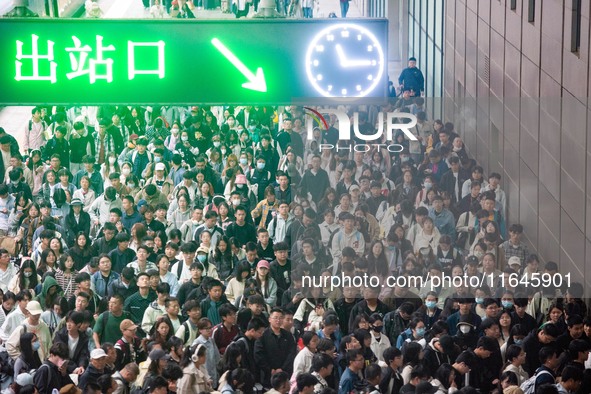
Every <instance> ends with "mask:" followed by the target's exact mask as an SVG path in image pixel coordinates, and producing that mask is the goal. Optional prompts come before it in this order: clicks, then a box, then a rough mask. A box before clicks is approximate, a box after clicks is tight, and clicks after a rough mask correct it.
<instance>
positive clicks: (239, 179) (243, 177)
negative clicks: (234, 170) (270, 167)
mask: <svg viewBox="0 0 591 394" xmlns="http://www.w3.org/2000/svg"><path fill="white" fill-rule="evenodd" d="M236 183H237V184H238V185H246V175H244V174H238V175H236Z"/></svg>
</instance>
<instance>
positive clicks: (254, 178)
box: [246, 155, 272, 201]
mask: <svg viewBox="0 0 591 394" xmlns="http://www.w3.org/2000/svg"><path fill="white" fill-rule="evenodd" d="M246 179H247V180H248V182H249V183H250V188H251V190H252V191H253V192H254V194H255V195H256V196H257V200H258V201H262V200H264V199H265V188H266V187H267V186H268V185H269V184H271V179H272V178H271V173H270V172H269V171H267V168H266V160H265V157H263V156H261V155H259V156H257V158H256V169H252V170H250V171H249V172H248V173H247V174H246Z"/></svg>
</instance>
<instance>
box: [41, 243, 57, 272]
mask: <svg viewBox="0 0 591 394" xmlns="http://www.w3.org/2000/svg"><path fill="white" fill-rule="evenodd" d="M56 270H57V256H56V255H55V252H54V251H53V249H49V248H48V249H45V250H44V251H43V252H41V258H40V260H39V264H38V265H37V271H38V272H39V275H43V274H45V273H46V272H49V271H51V272H55V271H56Z"/></svg>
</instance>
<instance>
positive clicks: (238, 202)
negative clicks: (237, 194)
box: [232, 199, 240, 205]
mask: <svg viewBox="0 0 591 394" xmlns="http://www.w3.org/2000/svg"><path fill="white" fill-rule="evenodd" d="M232 204H233V205H239V204H240V200H238V199H236V200H232Z"/></svg>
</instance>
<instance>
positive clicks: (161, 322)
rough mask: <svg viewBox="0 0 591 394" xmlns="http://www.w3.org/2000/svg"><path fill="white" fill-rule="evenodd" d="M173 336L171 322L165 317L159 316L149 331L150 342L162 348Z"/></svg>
mask: <svg viewBox="0 0 591 394" xmlns="http://www.w3.org/2000/svg"><path fill="white" fill-rule="evenodd" d="M173 335H174V328H173V327H172V322H171V321H170V319H169V318H168V316H166V315H162V316H159V317H158V318H157V319H156V322H155V323H154V325H153V326H152V328H151V329H150V340H152V341H154V342H156V343H159V344H160V345H162V347H165V346H166V343H167V342H168V340H169V339H170V338H171V337H172V336H173Z"/></svg>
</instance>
